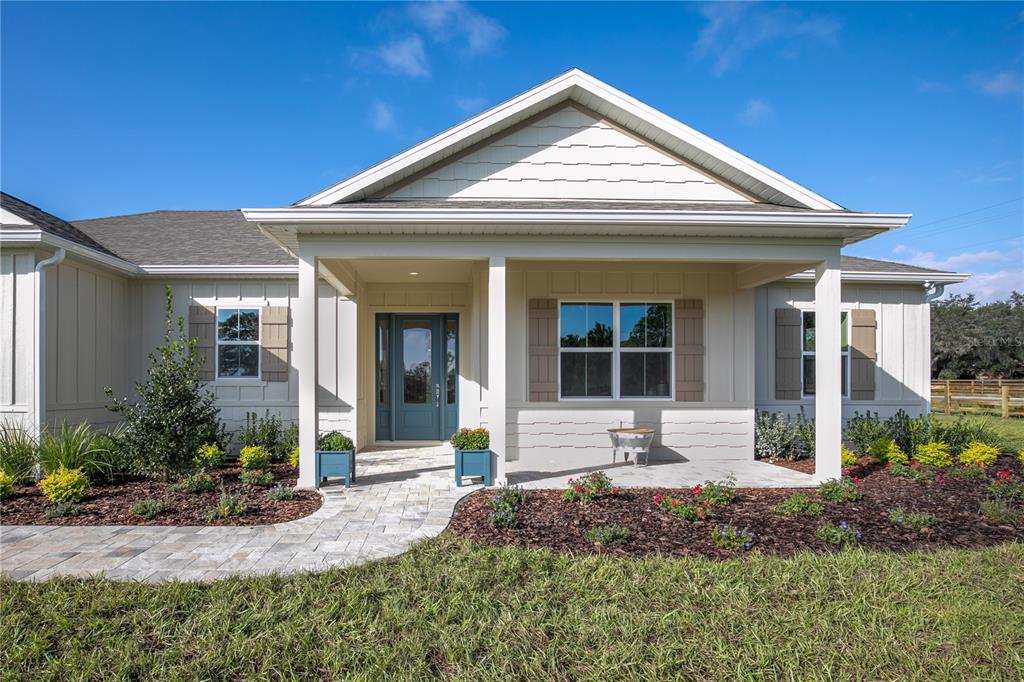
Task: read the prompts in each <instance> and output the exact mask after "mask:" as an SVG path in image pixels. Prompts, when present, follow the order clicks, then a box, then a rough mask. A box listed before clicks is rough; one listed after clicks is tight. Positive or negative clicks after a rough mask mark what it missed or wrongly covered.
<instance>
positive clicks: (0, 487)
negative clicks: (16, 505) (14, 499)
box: [0, 471, 14, 500]
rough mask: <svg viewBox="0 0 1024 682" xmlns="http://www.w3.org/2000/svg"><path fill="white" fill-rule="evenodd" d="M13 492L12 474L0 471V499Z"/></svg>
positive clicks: (4, 498)
mask: <svg viewBox="0 0 1024 682" xmlns="http://www.w3.org/2000/svg"><path fill="white" fill-rule="evenodd" d="M13 494H14V476H11V475H10V474H9V473H7V472H6V471H0V500H6V499H7V498H8V497H10V496H11V495H13Z"/></svg>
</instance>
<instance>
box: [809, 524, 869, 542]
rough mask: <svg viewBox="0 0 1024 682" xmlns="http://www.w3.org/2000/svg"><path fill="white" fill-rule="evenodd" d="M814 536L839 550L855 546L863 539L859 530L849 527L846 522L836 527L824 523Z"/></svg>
mask: <svg viewBox="0 0 1024 682" xmlns="http://www.w3.org/2000/svg"><path fill="white" fill-rule="evenodd" d="M814 536H815V537H816V538H818V539H819V540H824V541H825V542H827V543H829V544H830V545H835V546H836V547H839V548H843V547H850V546H852V545H855V544H857V543H858V542H860V541H861V538H863V537H864V536H863V534H862V533H861V532H860V531H859V530H857V529H856V528H854V527H853V526H851V525H850V524H849V523H847V522H846V521H840V522H839V525H838V526H837V525H835V524H833V523H831V522H829V521H826V522H825V523H823V524H821V525H820V526H818V530H816V531H815V532H814Z"/></svg>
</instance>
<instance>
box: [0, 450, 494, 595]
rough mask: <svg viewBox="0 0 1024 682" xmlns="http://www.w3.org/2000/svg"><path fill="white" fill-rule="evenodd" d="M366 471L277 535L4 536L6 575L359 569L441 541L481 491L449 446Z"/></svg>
mask: <svg viewBox="0 0 1024 682" xmlns="http://www.w3.org/2000/svg"><path fill="white" fill-rule="evenodd" d="M357 462H358V468H357V472H356V474H357V477H358V478H357V484H356V485H353V487H351V488H349V489H348V490H343V489H340V488H335V489H333V490H330V489H329V490H330V492H326V493H325V495H324V504H323V506H322V507H321V508H320V509H318V510H317V511H316V512H315V513H314V514H311V515H310V516H307V517H305V518H303V519H298V520H296V521H289V522H287V523H279V524H275V525H271V526H3V527H0V571H2V572H3V574H4V575H5V576H9V577H12V578H15V579H28V580H41V579H45V578H47V577H49V576H54V575H66V576H87V575H96V574H99V573H102V574H104V575H106V576H107V577H109V578H115V579H134V580H146V581H150V582H160V581H164V580H199V579H203V580H209V579H216V578H222V577H226V576H230V575H235V574H261V573H270V572H274V571H281V572H290V571H302V570H322V569H325V568H328V567H331V566H351V565H353V564H357V563H362V562H364V561H369V560H372V559H380V558H383V557H388V556H394V555H396V554H401V553H402V552H404V551H406V550H407V549H408V548H409V545H411V544H412V543H414V542H416V541H418V540H420V539H422V538H426V537H431V536H434V535H437V534H438V533H440V532H441V531H442V530H444V528H445V527H446V526H447V524H448V520H449V519H450V518H451V515H452V511H453V509H454V508H455V503H456V502H458V500H459V499H460V498H462V497H463V496H465V495H467V494H469V493H471V492H473V491H474V490H477V489H479V488H480V486H479V485H472V486H463V487H461V488H457V487H455V479H454V476H453V470H452V468H453V460H452V454H451V448H450V447H449V446H447V445H442V446H434V447H425V448H405V449H398V450H375V451H367V452H360V453H359V457H358V459H357Z"/></svg>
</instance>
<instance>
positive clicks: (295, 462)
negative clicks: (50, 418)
mask: <svg viewBox="0 0 1024 682" xmlns="http://www.w3.org/2000/svg"><path fill="white" fill-rule="evenodd" d="M288 464H290V465H291V467H292V468H293V469H298V468H299V446H297V445H296V446H295V447H294V448H292V449H291V452H289V453H288Z"/></svg>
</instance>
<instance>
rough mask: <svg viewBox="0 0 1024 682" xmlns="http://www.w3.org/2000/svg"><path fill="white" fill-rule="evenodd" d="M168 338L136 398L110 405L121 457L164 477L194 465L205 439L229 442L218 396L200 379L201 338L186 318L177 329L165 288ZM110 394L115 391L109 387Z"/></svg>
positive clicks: (222, 443)
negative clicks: (116, 418) (118, 420)
mask: <svg viewBox="0 0 1024 682" xmlns="http://www.w3.org/2000/svg"><path fill="white" fill-rule="evenodd" d="M165 304H166V306H165V307H166V318H165V329H164V342H163V345H161V346H160V347H159V348H157V349H156V351H154V352H153V353H150V354H149V360H150V366H149V368H148V369H147V370H146V380H145V381H144V382H142V383H136V384H135V392H136V394H137V395H138V396H139V400H138V402H135V403H129V401H128V399H127V398H121V399H119V400H114V402H113V404H112V405H111V406H110V409H111V410H112V411H113V412H115V413H118V414H121V415H122V417H123V424H124V428H123V430H122V431H121V432H119V433H117V434H115V435H114V443H115V445H116V447H117V448H118V449H119V450H120V453H121V456H122V457H123V458H124V459H127V460H128V461H131V462H132V463H133V465H134V466H135V467H136V468H137V469H138V470H139V471H140V472H142V473H144V474H146V475H149V476H157V477H160V478H162V479H163V480H165V481H169V480H171V478H172V477H173V476H174V475H175V474H178V473H181V472H185V471H188V470H189V469H191V468H192V467H193V458H194V457H195V453H196V452H198V451H199V447H200V446H201V445H203V444H204V443H217V444H218V445H220V446H221V447H222V448H223V447H224V446H225V445H226V443H227V438H226V436H225V433H224V426H223V425H222V424H221V423H220V421H219V419H218V416H219V414H220V410H219V409H218V408H217V405H216V402H215V400H214V396H213V394H212V393H210V392H209V391H207V390H206V389H205V388H204V386H203V382H202V381H200V379H199V377H200V374H199V372H200V370H201V368H202V364H203V360H202V359H201V358H200V357H199V356H198V355H197V354H196V343H197V339H194V338H189V336H188V334H187V333H186V329H185V319H184V318H183V317H179V318H178V320H177V334H175V330H174V326H175V325H174V298H173V295H172V293H171V288H170V287H169V286H168V287H166V288H165ZM105 391H106V393H107V395H108V396H110V397H113V391H112V390H111V389H109V388H107V389H105Z"/></svg>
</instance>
